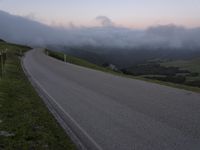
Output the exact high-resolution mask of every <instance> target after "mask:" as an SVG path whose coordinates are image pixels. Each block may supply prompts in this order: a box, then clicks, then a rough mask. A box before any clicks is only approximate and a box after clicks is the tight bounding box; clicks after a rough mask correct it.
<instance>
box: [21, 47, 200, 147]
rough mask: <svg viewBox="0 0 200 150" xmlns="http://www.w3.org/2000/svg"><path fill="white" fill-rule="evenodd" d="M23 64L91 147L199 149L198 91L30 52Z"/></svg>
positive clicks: (87, 145)
mask: <svg viewBox="0 0 200 150" xmlns="http://www.w3.org/2000/svg"><path fill="white" fill-rule="evenodd" d="M23 66H24V68H25V70H26V71H27V73H28V74H29V75H30V76H31V78H32V79H33V81H34V82H35V83H36V84H37V85H38V86H39V87H40V88H41V91H42V92H44V93H45V94H46V95H47V96H48V97H49V99H50V101H52V104H53V105H54V106H55V109H57V111H58V112H59V115H60V117H61V118H62V119H63V120H64V121H63V123H66V124H68V125H69V127H70V128H71V130H72V131H73V132H74V134H75V135H76V136H77V137H78V138H79V140H80V141H81V142H82V143H83V145H84V146H85V147H86V148H87V149H103V150H200V94H197V93H193V92H189V91H185V90H180V89H175V88H171V87H166V86H162V85H158V84H153V83H148V82H145V81H139V80H134V79H128V78H123V77H119V76H114V75H111V74H107V73H104V72H100V71H96V70H92V69H87V68H84V67H80V66H76V65H72V64H69V63H65V62H61V61H58V60H56V59H54V58H51V57H49V56H46V55H45V54H44V53H43V52H42V50H39V49H37V50H32V51H30V52H28V53H27V54H26V56H25V58H24V59H23Z"/></svg>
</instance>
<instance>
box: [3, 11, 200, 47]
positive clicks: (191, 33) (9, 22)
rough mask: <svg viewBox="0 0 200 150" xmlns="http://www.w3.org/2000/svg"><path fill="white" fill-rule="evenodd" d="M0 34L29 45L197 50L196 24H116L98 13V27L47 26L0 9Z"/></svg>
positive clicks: (199, 32) (198, 34) (198, 33)
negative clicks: (140, 27)
mask: <svg viewBox="0 0 200 150" xmlns="http://www.w3.org/2000/svg"><path fill="white" fill-rule="evenodd" d="M0 20H1V21H0V38H3V39H5V40H8V41H11V42H16V43H20V44H27V45H31V46H43V47H45V46H48V45H61V46H85V45H90V46H97V47H107V48H109V47H111V48H124V49H126V48H128V49H134V48H137V47H143V48H155V49H158V48H159V49H167V48H174V49H182V48H184V49H188V50H191V49H195V50H197V49H198V50H200V28H193V29H187V28H185V27H182V26H176V25H173V24H170V25H162V26H155V27H149V28H147V29H145V30H137V29H129V28H123V27H117V26H116V25H114V23H113V22H112V21H111V20H110V19H109V18H108V17H106V16H98V17H96V20H98V21H100V23H101V25H102V26H101V27H76V26H74V25H72V26H69V27H68V28H65V29H64V28H58V27H50V26H47V25H44V24H41V23H38V22H36V21H32V20H30V19H27V18H24V17H19V16H14V15H10V14H8V13H6V12H3V11H0Z"/></svg>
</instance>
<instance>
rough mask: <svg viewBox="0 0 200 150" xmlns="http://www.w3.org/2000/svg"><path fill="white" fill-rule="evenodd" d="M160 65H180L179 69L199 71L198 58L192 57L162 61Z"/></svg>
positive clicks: (199, 60) (199, 61)
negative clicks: (190, 58)
mask: <svg viewBox="0 0 200 150" xmlns="http://www.w3.org/2000/svg"><path fill="white" fill-rule="evenodd" d="M162 65H164V66H167V67H171V66H173V67H180V68H181V69H185V70H188V71H191V72H198V73H200V58H196V59H192V60H177V61H170V62H165V63H162Z"/></svg>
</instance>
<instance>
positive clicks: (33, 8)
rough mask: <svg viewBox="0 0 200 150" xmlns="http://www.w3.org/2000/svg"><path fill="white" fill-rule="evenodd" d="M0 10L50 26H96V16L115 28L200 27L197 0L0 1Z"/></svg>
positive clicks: (199, 3) (199, 2) (198, 1)
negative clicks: (104, 18) (171, 25)
mask: <svg viewBox="0 0 200 150" xmlns="http://www.w3.org/2000/svg"><path fill="white" fill-rule="evenodd" d="M0 10H3V11H6V12H9V13H11V14H16V15H21V16H26V17H29V18H32V19H34V20H37V21H40V22H43V23H46V24H49V25H62V26H65V25H67V24H69V23H73V24H75V25H78V26H95V25H97V22H96V21H95V18H96V17H97V16H107V17H108V18H110V19H111V20H112V21H113V22H114V23H115V24H116V25H119V26H124V27H130V28H145V27H148V26H152V25H153V26H155V25H160V24H176V25H183V26H187V27H197V26H200V0H0Z"/></svg>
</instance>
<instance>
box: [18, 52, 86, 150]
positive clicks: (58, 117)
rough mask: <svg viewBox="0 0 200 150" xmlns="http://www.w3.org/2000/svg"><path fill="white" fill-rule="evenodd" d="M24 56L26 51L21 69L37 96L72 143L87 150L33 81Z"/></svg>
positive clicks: (81, 149) (82, 149)
mask: <svg viewBox="0 0 200 150" xmlns="http://www.w3.org/2000/svg"><path fill="white" fill-rule="evenodd" d="M25 56H26V53H25V55H24V56H23V57H22V58H21V60H20V62H21V67H22V70H23V72H24V74H25V75H26V77H27V79H28V80H29V82H30V83H31V85H32V86H33V88H34V89H35V90H36V92H37V94H38V95H39V97H40V98H41V99H42V100H43V102H44V103H45V105H46V107H47V108H48V110H49V111H50V113H51V114H52V115H53V116H54V118H55V119H56V120H57V122H58V123H59V125H60V126H61V127H62V128H63V129H64V131H65V133H66V134H67V135H68V136H69V137H70V139H71V140H72V142H74V144H75V145H76V146H77V148H78V149H79V150H88V149H87V148H86V146H84V144H83V142H82V141H81V140H80V139H79V138H78V136H77V135H76V134H75V133H74V132H73V131H72V129H71V128H70V126H69V125H68V124H67V123H66V121H64V119H63V118H62V117H61V115H60V114H59V113H58V111H59V110H57V109H56V108H55V107H54V105H53V104H52V103H51V98H50V97H49V96H48V95H46V94H45V92H44V91H43V90H42V89H41V88H40V86H39V85H38V84H37V83H36V82H35V80H34V79H33V78H32V77H31V75H29V73H28V71H27V70H26V68H25V67H24V58H25Z"/></svg>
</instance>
